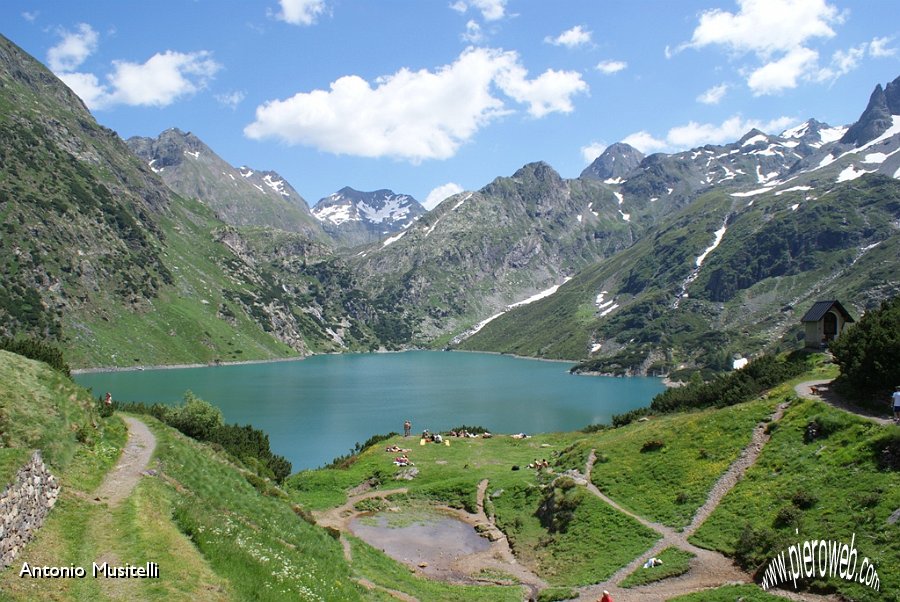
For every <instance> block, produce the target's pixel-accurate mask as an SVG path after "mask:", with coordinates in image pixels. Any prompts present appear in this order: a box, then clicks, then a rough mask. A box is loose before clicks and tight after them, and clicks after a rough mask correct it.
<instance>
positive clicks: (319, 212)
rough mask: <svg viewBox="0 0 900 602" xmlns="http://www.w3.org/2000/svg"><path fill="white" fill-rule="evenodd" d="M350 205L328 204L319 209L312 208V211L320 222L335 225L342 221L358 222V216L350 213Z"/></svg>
mask: <svg viewBox="0 0 900 602" xmlns="http://www.w3.org/2000/svg"><path fill="white" fill-rule="evenodd" d="M351 209H352V208H351V207H350V205H330V206H328V207H322V208H319V209H313V211H312V213H313V215H314V216H315V217H316V219H318V220H319V221H322V222H331V223H332V224H334V225H335V226H340V225H341V224H343V223H344V222H358V221H360V219H359V216H357V215H353V214H352V213H351Z"/></svg>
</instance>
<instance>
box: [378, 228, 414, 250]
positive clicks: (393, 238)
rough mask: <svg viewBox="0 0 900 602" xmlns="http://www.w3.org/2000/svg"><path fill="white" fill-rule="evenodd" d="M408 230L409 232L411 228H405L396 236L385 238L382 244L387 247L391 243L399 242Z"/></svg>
mask: <svg viewBox="0 0 900 602" xmlns="http://www.w3.org/2000/svg"><path fill="white" fill-rule="evenodd" d="M407 232H409V230H404V231H403V232H401V233H400V234H397V235H396V236H390V237H388V238H386V239H384V242H383V243H381V246H382V247H386V246H388V245H389V244H392V243H395V242H397V241H398V240H400V239H401V238H403V235H404V234H406V233H407Z"/></svg>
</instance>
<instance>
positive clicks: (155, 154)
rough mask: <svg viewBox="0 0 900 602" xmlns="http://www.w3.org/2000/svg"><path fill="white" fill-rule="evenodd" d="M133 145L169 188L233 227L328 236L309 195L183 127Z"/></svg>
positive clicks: (133, 140) (134, 140)
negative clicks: (229, 157) (232, 161)
mask: <svg viewBox="0 0 900 602" xmlns="http://www.w3.org/2000/svg"><path fill="white" fill-rule="evenodd" d="M127 143H128V146H129V148H130V149H131V150H132V151H133V152H134V153H135V154H136V155H137V156H138V157H140V158H141V159H143V160H144V161H146V162H147V165H148V167H150V169H152V170H153V171H154V172H155V173H156V174H158V175H159V176H160V177H161V178H162V179H163V181H164V182H165V183H166V185H167V186H169V188H171V189H172V190H174V191H175V192H177V193H178V194H180V195H182V196H184V197H187V198H196V199H199V200H201V201H202V202H203V203H205V204H206V205H207V206H209V207H210V208H212V209H213V210H214V211H215V212H216V214H217V215H218V216H219V217H220V218H221V219H222V220H223V221H225V222H226V223H228V224H232V225H235V226H269V227H272V228H278V229H280V230H285V231H287V232H297V233H300V234H304V235H306V236H308V237H310V238H312V239H316V240H324V238H325V237H324V233H323V232H322V230H321V228H320V227H319V224H318V223H317V221H316V220H315V219H314V218H313V216H312V214H311V213H310V210H309V207H308V206H307V204H306V201H305V200H303V197H301V196H300V195H299V194H298V193H297V191H296V190H294V188H293V187H292V186H291V185H290V184H289V183H288V182H286V181H285V180H284V179H283V178H281V177H280V176H279V175H278V174H276V173H275V172H272V171H262V172H260V171H256V170H253V169H251V168H248V167H241V168H239V169H236V168H234V167H232V166H231V165H229V164H228V163H227V162H225V161H224V160H223V159H222V158H221V157H219V156H218V155H217V154H216V153H215V152H213V150H212V149H210V148H209V147H208V146H207V145H206V144H205V143H204V142H203V141H202V140H200V139H199V138H198V137H197V136H195V135H194V134H191V133H190V132H187V133H185V132H182V131H181V130H179V129H177V128H171V129H168V130H166V131H164V132H162V133H161V134H160V135H159V136H158V137H157V138H141V137H133V138H130V139H129V140H128V142H127Z"/></svg>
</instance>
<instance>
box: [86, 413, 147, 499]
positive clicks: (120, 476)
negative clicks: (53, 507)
mask: <svg viewBox="0 0 900 602" xmlns="http://www.w3.org/2000/svg"><path fill="white" fill-rule="evenodd" d="M122 419H123V420H124V421H125V424H127V425H128V441H127V442H126V444H125V449H124V450H123V451H122V457H121V458H119V461H118V462H116V465H115V466H114V467H113V469H112V470H110V471H109V473H107V475H106V478H105V479H103V483H101V484H100V487H98V488H97V490H96V491H95V492H94V494H93V497H94V499H95V500H96V501H100V502H106V503H107V504H109V505H110V506H118V505H119V504H120V503H121V502H122V500H124V499H125V498H127V497H128V496H129V495H131V492H132V491H134V488H135V487H136V486H137V484H138V481H139V480H140V479H141V473H142V472H144V471H145V470H146V469H147V465H148V464H149V463H150V457H151V456H152V455H153V451H154V450H155V449H156V437H154V436H153V433H151V432H150V429H149V428H147V425H146V424H144V423H143V422H141V421H140V420H138V419H137V418H131V417H130V416H123V417H122Z"/></svg>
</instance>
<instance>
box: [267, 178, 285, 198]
mask: <svg viewBox="0 0 900 602" xmlns="http://www.w3.org/2000/svg"><path fill="white" fill-rule="evenodd" d="M263 183H264V184H265V185H266V186H268V187H269V188H271V189H272V190H274V191H275V192H277V193H278V194H280V195H281V196H284V197H290V196H291V195H290V194H288V192H287V191H286V190H285V189H284V180H276V179H275V178H273V177H272V176H271V175H270V174H266V175H265V176H263Z"/></svg>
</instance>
